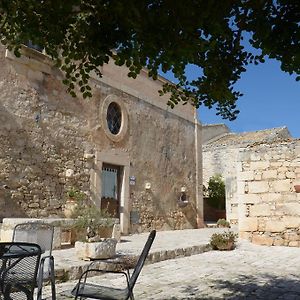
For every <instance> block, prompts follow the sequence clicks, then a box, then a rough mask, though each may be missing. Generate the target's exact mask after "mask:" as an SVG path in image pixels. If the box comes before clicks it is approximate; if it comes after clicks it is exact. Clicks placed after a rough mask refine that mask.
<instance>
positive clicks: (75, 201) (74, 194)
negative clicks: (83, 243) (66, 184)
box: [64, 187, 86, 218]
mask: <svg viewBox="0 0 300 300" xmlns="http://www.w3.org/2000/svg"><path fill="white" fill-rule="evenodd" d="M66 196H67V197H66V198H67V199H66V202H65V207H64V215H65V217H66V218H72V217H73V214H74V211H75V209H76V207H77V206H78V205H79V204H81V203H82V202H83V200H84V199H85V197H86V195H85V194H84V193H83V192H81V191H80V190H77V189H75V188H74V187H72V188H70V189H69V190H68V191H67V193H66Z"/></svg>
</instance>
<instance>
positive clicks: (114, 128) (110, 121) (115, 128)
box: [106, 102, 122, 135]
mask: <svg viewBox="0 0 300 300" xmlns="http://www.w3.org/2000/svg"><path fill="white" fill-rule="evenodd" d="M106 120H107V126H108V128H109V131H110V132H111V133H112V134H114V135H116V134H118V133H119V132H120V129H121V125H122V112H121V108H120V106H119V105H118V104H117V103H115V102H111V103H110V104H109V106H108V108H107V115H106Z"/></svg>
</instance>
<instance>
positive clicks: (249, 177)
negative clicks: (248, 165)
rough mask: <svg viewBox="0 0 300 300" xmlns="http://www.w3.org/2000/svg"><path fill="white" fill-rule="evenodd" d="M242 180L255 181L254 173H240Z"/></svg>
mask: <svg viewBox="0 0 300 300" xmlns="http://www.w3.org/2000/svg"><path fill="white" fill-rule="evenodd" d="M239 179H240V180H253V179H254V171H245V172H240V173H239Z"/></svg>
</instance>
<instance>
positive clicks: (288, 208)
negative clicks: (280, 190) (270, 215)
mask: <svg viewBox="0 0 300 300" xmlns="http://www.w3.org/2000/svg"><path fill="white" fill-rule="evenodd" d="M276 209H278V210H280V211H282V213H283V214H287V215H292V216H293V215H294V216H300V203H295V202H291V203H280V204H277V205H276Z"/></svg>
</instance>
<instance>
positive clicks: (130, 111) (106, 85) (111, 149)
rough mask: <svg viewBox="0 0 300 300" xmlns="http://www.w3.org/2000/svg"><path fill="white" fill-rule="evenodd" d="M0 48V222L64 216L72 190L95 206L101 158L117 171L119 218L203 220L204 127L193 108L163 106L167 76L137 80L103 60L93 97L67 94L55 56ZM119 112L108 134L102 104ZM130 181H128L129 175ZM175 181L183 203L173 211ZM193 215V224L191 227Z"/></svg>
mask: <svg viewBox="0 0 300 300" xmlns="http://www.w3.org/2000/svg"><path fill="white" fill-rule="evenodd" d="M23 54H24V55H23V56H22V57H21V58H16V57H14V56H13V55H12V54H11V53H9V52H8V51H6V50H5V49H4V48H3V47H1V48H0V66H1V73H0V105H1V107H0V120H1V123H0V135H1V144H0V153H1V156H0V183H1V184H0V212H1V213H0V218H1V219H2V218H4V217H35V218H37V217H61V216H62V210H63V207H64V203H65V200H66V199H65V194H66V191H67V189H68V188H69V187H76V188H78V189H80V190H81V191H83V192H85V193H86V195H87V196H88V197H89V198H90V199H91V200H92V201H94V203H95V204H96V205H97V206H99V207H100V202H101V200H100V198H101V196H100V195H101V172H102V165H103V164H104V163H109V164H116V165H118V166H120V170H121V183H120V185H121V193H120V197H121V200H120V201H121V208H120V209H121V212H120V223H121V228H122V231H123V232H128V231H130V230H131V229H132V226H131V224H130V214H131V212H135V213H136V215H137V216H138V226H137V228H136V230H139V231H147V230H149V229H151V228H156V229H160V230H162V229H170V228H172V229H179V228H195V227H197V226H198V225H199V223H201V221H202V218H203V216H202V193H201V191H202V182H201V177H202V173H201V162H200V163H197V164H196V165H195V160H196V157H197V158H198V157H201V147H200V143H201V140H200V137H201V134H200V130H201V127H200V126H199V125H198V124H197V121H196V119H195V111H194V109H193V108H192V107H191V106H188V105H186V106H181V105H180V106H178V107H176V108H175V109H173V110H172V109H170V108H168V107H167V106H166V101H167V98H166V97H163V98H161V97H159V96H158V93H157V90H158V89H159V88H160V86H161V85H162V82H163V79H159V80H158V81H152V80H150V79H148V78H147V74H146V73H144V72H142V74H141V75H140V76H139V77H138V78H137V79H136V80H133V79H130V78H128V77H127V75H126V69H123V68H120V67H117V66H115V65H114V64H109V65H107V66H105V67H104V68H103V70H102V72H103V74H104V76H103V78H101V79H100V78H97V77H96V76H93V78H92V82H91V87H92V90H93V98H92V99H89V100H84V99H81V98H80V97H77V98H72V97H71V96H70V95H68V94H67V93H66V92H65V86H64V85H63V84H62V83H61V80H62V74H61V72H60V71H59V70H57V69H56V68H55V67H53V64H52V62H51V60H50V59H49V58H48V57H47V56H45V55H43V54H41V53H39V52H37V51H35V50H32V49H28V48H26V47H24V49H23ZM112 101H113V102H116V103H117V104H118V105H120V107H121V109H122V130H121V132H120V134H118V135H116V136H114V135H112V134H110V133H109V132H108V129H107V123H106V119H105V118H106V109H107V106H108V105H109V103H111V102H112ZM130 177H131V178H133V177H134V181H133V182H130V180H129V178H130ZM181 187H186V194H187V196H188V200H189V205H187V207H185V208H179V207H178V204H177V201H178V198H179V196H180V189H181ZM197 220H198V224H197Z"/></svg>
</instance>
